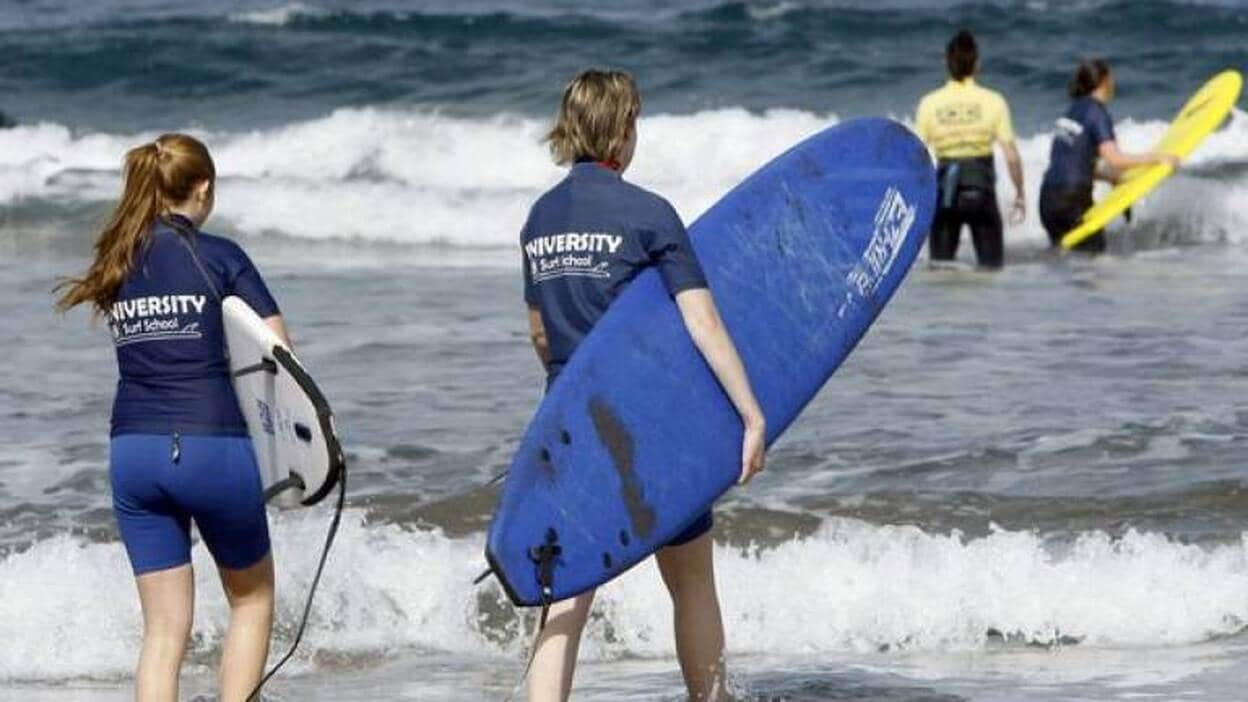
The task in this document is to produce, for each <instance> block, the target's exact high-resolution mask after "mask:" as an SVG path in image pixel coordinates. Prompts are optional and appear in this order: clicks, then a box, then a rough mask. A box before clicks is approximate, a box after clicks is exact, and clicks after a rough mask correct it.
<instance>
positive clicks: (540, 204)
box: [520, 70, 766, 702]
mask: <svg viewBox="0 0 1248 702" xmlns="http://www.w3.org/2000/svg"><path fill="white" fill-rule="evenodd" d="M640 109H641V97H640V95H639V94H638V91H637V86H636V84H635V83H634V82H633V79H632V77H631V76H630V75H629V74H627V73H624V72H622V71H600V70H588V71H585V72H583V73H581V74H580V75H578V76H576V77H575V78H574V79H573V80H572V81H571V82H570V83H569V84H568V86H567V88H566V90H565V91H564V93H563V100H562V102H561V104H560V107H559V114H558V118H557V122H556V124H555V127H554V128H553V129H552V130H551V132H550V134H549V135H548V137H547V139H548V141H549V143H550V149H551V153H552V154H553V156H554V159H555V161H556V162H557V163H559V164H560V165H568V166H570V170H569V173H568V175H567V177H566V178H564V179H563V181H562V182H560V183H559V184H558V185H556V186H555V187H554V188H552V189H551V190H550V191H549V192H547V193H546V194H544V195H542V197H541V198H539V199H538V200H537V202H536V203H535V204H534V205H533V208H532V210H531V211H530V212H529V217H528V220H527V221H526V223H525V225H524V230H523V231H522V233H521V235H520V239H521V241H520V243H521V248H522V250H524V251H525V252H526V253H525V255H526V257H527V260H526V261H525V266H524V277H525V279H524V283H525V286H524V288H525V292H524V296H525V302H526V303H527V304H528V308H529V325H530V329H531V333H532V341H533V347H534V349H535V351H536V352H537V355H538V358H539V359H541V362H542V364H543V365H544V366H545V369H546V373H547V384H548V386H549V385H550V384H552V383H555V382H558V376H559V372H560V370H562V368H563V366H564V364H566V363H567V361H568V359H569V358H571V356H572V354H573V353H575V351H576V347H577V345H578V344H579V343H580V342H581V340H582V339H584V338H585V335H587V334H588V333H589V331H590V329H592V328H593V326H594V324H595V323H596V322H597V321H598V320H599V319H600V318H601V317H602V315H603V314H604V313H605V312H606V311H607V308H608V307H610V305H611V302H612V301H613V300H614V299H615V298H616V297H618V296H619V294H620V293H621V292H622V291H623V290H624V289H625V288H626V287H627V286H628V284H629V283H630V282H631V281H632V280H633V278H635V277H636V276H637V274H638V273H640V272H641V271H642V270H644V269H645V268H647V267H650V266H654V267H655V268H657V269H658V270H659V273H660V274H661V276H662V278H663V281H664V283H665V284H666V286H667V290H668V293H669V294H670V295H671V296H672V298H674V299H675V302H676V305H677V307H678V308H679V309H680V313H681V316H682V317H683V319H684V322H685V326H686V328H687V329H688V331H689V334H690V336H691V337H692V339H693V341H694V343H695V345H696V346H697V348H698V350H699V351H700V352H701V353H702V355H703V356H704V357H705V358H706V361H707V363H708V365H709V366H710V367H711V369H712V370H713V371H714V373H715V376H716V377H717V378H718V379H719V382H720V383H721V384H722V385H723V387H724V390H725V392H727V394H728V397H729V398H730V399H731V400H732V403H733V405H734V406H735V407H736V409H737V411H738V412H739V413H740V414H741V419H742V421H743V423H744V426H745V436H744V440H743V442H742V446H741V478H740V482H742V483H744V482H746V481H748V480H749V479H750V478H751V477H752V476H753V475H754V474H756V473H757V472H758V471H760V470H762V469H763V462H764V450H765V443H764V437H765V435H766V427H765V425H764V420H763V413H762V410H761V409H760V408H759V406H758V402H757V400H756V399H755V398H754V393H753V391H752V390H751V388H750V382H749V379H748V378H747V377H746V374H745V368H744V367H743V366H742V363H741V359H740V357H739V356H738V354H737V350H736V347H735V346H734V345H733V342H732V339H731V338H730V337H729V336H728V333H727V331H726V330H725V329H724V326H723V323H722V322H721V321H720V317H719V312H718V311H717V310H716V307H715V302H714V299H713V298H712V296H711V292H710V290H709V289H708V288H707V284H706V278H705V276H704V275H703V273H702V269H701V267H700V266H699V264H698V260H697V257H696V256H695V254H694V251H693V249H692V247H691V246H690V245H689V238H688V236H687V235H686V233H685V228H684V225H683V224H682V223H681V221H680V217H679V216H678V215H677V214H676V211H675V210H674V209H672V206H671V205H669V204H668V203H667V201H666V200H664V199H663V198H661V197H659V196H658V195H655V194H654V193H651V192H647V191H646V190H643V189H642V188H639V187H637V186H635V185H632V184H630V183H628V182H627V181H625V180H624V179H623V174H624V171H626V170H627V169H628V166H629V164H630V163H631V162H632V159H633V151H634V149H635V148H636V146H637V115H638V113H639V112H640ZM567 234H576V235H579V237H578V240H580V241H583V242H584V243H585V246H584V247H583V248H584V249H585V250H584V251H581V252H578V256H576V257H566V256H563V255H561V254H556V253H551V254H549V255H543V254H542V252H544V251H552V252H553V251H554V250H555V249H556V248H557V247H543V246H540V245H537V246H529V244H532V243H533V242H535V241H538V240H541V239H544V238H547V237H560V236H564V235H567ZM710 529H711V515H710V513H707V514H705V515H703V516H702V517H701V518H699V519H698V520H697V521H696V522H694V524H692V525H691V526H690V527H689V528H688V529H687V530H686V531H685V532H684V533H682V534H680V535H678V536H677V537H676V538H675V539H673V540H672V541H671V542H670V543H669V544H668V545H667V546H666V547H664V548H662V549H660V550H659V551H658V552H657V553H656V554H655V559H656V560H657V562H658V566H659V572H660V573H661V574H662V577H663V582H664V584H665V585H666V586H667V589H668V592H669V593H670V594H671V597H672V605H673V609H674V618H675V630H676V652H677V656H678V658H679V660H680V667H681V671H682V672H683V674H684V678H685V685H686V687H687V688H688V691H689V695H690V697H691V698H692V699H694V700H721V699H727V690H726V685H725V666H724V659H723V651H724V630H723V622H722V618H721V616H720V611H719V601H718V598H717V595H716V592H715V574H714V567H713V562H712V543H711V536H710ZM593 597H594V595H593V593H592V592H590V593H586V594H583V595H580V596H578V597H574V598H572V599H569V600H565V601H563V602H558V603H556V604H555V605H554V606H552V607H551V609H550V615H549V619H548V621H547V625H546V628H545V629H544V630H543V631H542V633H541V635H540V636H539V637H538V641H537V643H536V646H537V650H536V651H535V653H534V659H533V667H532V673H531V675H530V678H529V699H530V700H531V701H532V702H543V701H547V700H565V699H567V697H568V695H569V692H570V690H571V687H572V673H573V669H574V668H575V665H576V653H577V648H578V646H579V644H580V637H581V631H582V629H583V628H584V626H585V620H586V618H587V617H588V614H589V608H590V604H591V603H592V602H593Z"/></svg>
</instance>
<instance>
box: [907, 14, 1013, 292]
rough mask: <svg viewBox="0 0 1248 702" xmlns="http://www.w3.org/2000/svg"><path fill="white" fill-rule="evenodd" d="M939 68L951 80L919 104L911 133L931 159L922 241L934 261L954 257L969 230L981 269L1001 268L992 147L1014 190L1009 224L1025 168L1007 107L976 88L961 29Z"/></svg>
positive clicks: (973, 54) (973, 56)
mask: <svg viewBox="0 0 1248 702" xmlns="http://www.w3.org/2000/svg"><path fill="white" fill-rule="evenodd" d="M945 65H946V66H947V67H948V69H949V77H950V80H949V82H948V83H946V84H945V85H944V87H942V88H939V89H937V90H933V91H932V92H930V93H928V94H927V95H925V96H923V99H922V100H921V101H919V107H918V110H917V113H916V115H915V130H916V131H917V132H918V134H919V137H920V138H921V139H923V141H924V142H925V143H926V144H927V146H928V148H929V149H931V150H932V151H933V152H935V154H936V161H937V182H938V184H939V199H938V202H937V207H936V218H935V220H934V221H933V222H932V232H931V236H930V237H929V239H928V242H929V254H930V256H931V260H932V261H952V260H953V259H954V258H956V257H957V255H958V240H959V239H960V238H961V234H962V226H963V225H968V226H970V228H971V241H972V243H974V245H975V256H976V258H977V259H978V260H979V265H980V266H982V267H984V268H1000V267H1001V266H1002V265H1003V264H1004V263H1005V245H1004V242H1003V240H1002V239H1003V237H1002V228H1001V211H1000V210H999V209H998V208H997V190H996V180H997V176H996V168H995V167H994V165H993V160H992V147H993V144H994V143H995V144H1000V145H1001V148H1002V150H1003V151H1004V152H1005V162H1006V165H1007V166H1008V168H1009V171H1010V180H1011V181H1013V182H1014V205H1013V207H1012V208H1011V215H1010V223H1011V224H1018V223H1020V222H1022V221H1023V218H1024V217H1025V216H1026V211H1027V210H1026V202H1025V201H1024V200H1023V162H1022V159H1021V158H1019V155H1018V147H1017V146H1015V144H1014V126H1013V124H1012V123H1011V122H1010V106H1009V105H1008V104H1007V103H1006V102H1005V98H1003V97H1001V94H1000V93H997V92H996V91H993V90H989V89H987V88H984V87H981V86H979V85H977V84H976V83H975V74H976V73H978V72H979V50H978V48H977V47H976V45H975V37H974V36H973V35H972V34H971V33H970V32H969V31H967V30H965V29H963V30H961V31H959V32H958V33H957V34H955V35H954V37H953V39H951V40H949V45H948V47H947V48H946V49H945Z"/></svg>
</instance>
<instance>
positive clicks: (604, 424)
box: [589, 397, 655, 539]
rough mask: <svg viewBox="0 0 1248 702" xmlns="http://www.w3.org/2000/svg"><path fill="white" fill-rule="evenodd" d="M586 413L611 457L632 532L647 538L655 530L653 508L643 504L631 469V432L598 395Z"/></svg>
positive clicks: (590, 402)
mask: <svg viewBox="0 0 1248 702" xmlns="http://www.w3.org/2000/svg"><path fill="white" fill-rule="evenodd" d="M589 416H590V419H592V420H593V422H594V431H596V432H598V438H599V439H600V440H601V441H602V445H603V446H605V447H606V449H607V453H608V454H609V455H610V456H611V465H612V466H614V467H615V472H617V473H619V474H620V497H621V498H622V499H623V500H624V508H625V509H626V510H628V519H629V521H630V522H631V523H632V526H633V533H634V534H637V535H638V536H640V537H641V538H642V539H648V538H650V532H651V530H653V529H654V521H655V517H654V508H653V507H651V506H650V505H649V504H647V503H646V500H645V497H644V496H643V494H642V485H641V481H640V480H639V479H638V478H637V471H635V470H634V469H633V435H632V433H631V432H629V430H628V427H626V426H624V422H622V421H620V418H619V417H617V416H616V415H615V412H614V411H613V410H612V409H611V406H610V405H608V404H607V403H606V402H605V401H604V400H603V399H602V398H600V397H593V398H590V400H589Z"/></svg>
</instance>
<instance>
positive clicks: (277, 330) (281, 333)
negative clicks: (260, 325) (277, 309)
mask: <svg viewBox="0 0 1248 702" xmlns="http://www.w3.org/2000/svg"><path fill="white" fill-rule="evenodd" d="M264 323H265V324H267V325H269V329H272V330H273V333H274V334H277V338H279V339H281V340H282V343H283V344H286V348H288V349H290V350H292V351H293V350H294V348H295V345H294V344H292V343H290V333H289V332H288V331H287V330H286V321H285V320H283V319H282V315H280V314H275V315H273V316H272V317H265V318H264Z"/></svg>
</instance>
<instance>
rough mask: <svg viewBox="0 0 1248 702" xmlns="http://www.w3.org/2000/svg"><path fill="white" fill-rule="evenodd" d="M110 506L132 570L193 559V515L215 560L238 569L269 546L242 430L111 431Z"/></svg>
mask: <svg viewBox="0 0 1248 702" xmlns="http://www.w3.org/2000/svg"><path fill="white" fill-rule="evenodd" d="M109 477H110V479H111V481H112V487H113V512H114V514H115V515H116V517H117V527H118V529H119V530H120V531H121V540H122V542H124V543H125V545H126V553H127V554H128V555H129V556H130V565H131V567H132V568H133V569H134V574H135V575H142V574H143V573H150V572H153V571H157V570H164V569H166V568H174V567H177V566H180V565H184V564H186V563H190V561H191V520H192V519H194V520H195V525H196V526H197V527H198V528H199V534H200V536H201V537H202V538H203V540H204V544H205V545H207V547H208V550H209V552H211V553H212V557H213V558H214V559H215V560H216V562H217V565H218V566H221V567H223V568H228V569H230V570H241V569H243V568H247V567H250V566H252V565H255V564H256V563H258V562H259V561H260V560H261V559H263V558H264V557H265V556H267V555H268V553H269V524H268V520H267V518H266V515H265V509H264V491H263V488H262V487H261V484H260V471H259V469H258V468H257V466H256V454H255V450H254V448H253V447H252V443H251V439H250V438H249V437H245V436H196V435H192V436H175V435H171V434H122V435H120V436H114V437H113V440H112V448H111V455H110V459H109Z"/></svg>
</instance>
